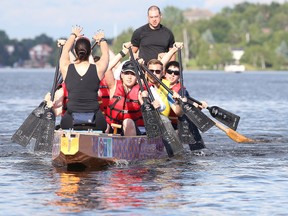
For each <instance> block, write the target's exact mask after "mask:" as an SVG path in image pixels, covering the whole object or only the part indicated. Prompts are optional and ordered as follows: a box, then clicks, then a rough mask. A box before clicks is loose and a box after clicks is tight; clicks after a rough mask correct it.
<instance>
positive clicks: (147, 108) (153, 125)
mask: <svg viewBox="0 0 288 216" xmlns="http://www.w3.org/2000/svg"><path fill="white" fill-rule="evenodd" d="M141 112H142V116H143V120H144V125H145V129H146V134H147V137H149V138H155V137H159V136H161V135H162V132H161V129H160V123H159V114H158V113H157V110H155V108H154V107H153V105H152V104H150V103H147V102H144V103H143V104H142V106H141Z"/></svg>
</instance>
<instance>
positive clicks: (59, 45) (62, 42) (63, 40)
mask: <svg viewBox="0 0 288 216" xmlns="http://www.w3.org/2000/svg"><path fill="white" fill-rule="evenodd" d="M65 43H66V40H65V39H59V40H57V46H58V47H61V46H64V45H65Z"/></svg>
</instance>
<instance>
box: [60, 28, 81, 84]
mask: <svg viewBox="0 0 288 216" xmlns="http://www.w3.org/2000/svg"><path fill="white" fill-rule="evenodd" d="M82 29H83V28H82V27H80V26H75V27H72V33H71V35H70V36H69V38H68V39H67V41H66V43H65V44H64V46H63V50H62V54H61V57H60V62H59V65H60V71H61V74H62V77H63V80H65V78H66V75H67V70H68V66H69V64H70V55H69V52H70V50H71V48H72V46H73V44H74V41H75V39H76V38H77V37H79V36H81V32H82Z"/></svg>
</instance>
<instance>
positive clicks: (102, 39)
mask: <svg viewBox="0 0 288 216" xmlns="http://www.w3.org/2000/svg"><path fill="white" fill-rule="evenodd" d="M103 41H105V42H107V40H106V39H105V38H101V39H100V40H99V41H98V44H99V45H100V43H101V42H103Z"/></svg>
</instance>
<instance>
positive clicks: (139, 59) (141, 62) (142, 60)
mask: <svg viewBox="0 0 288 216" xmlns="http://www.w3.org/2000/svg"><path fill="white" fill-rule="evenodd" d="M137 61H138V62H139V64H140V65H144V64H145V61H144V59H143V58H138V59H137Z"/></svg>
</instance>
